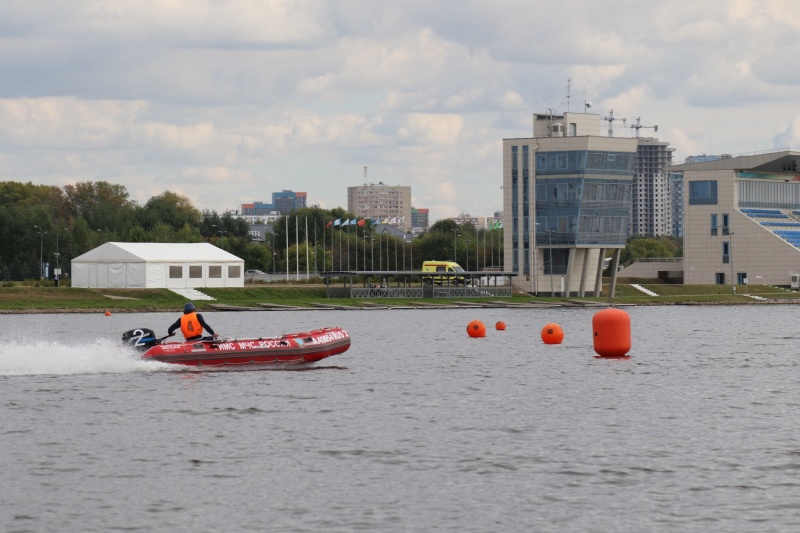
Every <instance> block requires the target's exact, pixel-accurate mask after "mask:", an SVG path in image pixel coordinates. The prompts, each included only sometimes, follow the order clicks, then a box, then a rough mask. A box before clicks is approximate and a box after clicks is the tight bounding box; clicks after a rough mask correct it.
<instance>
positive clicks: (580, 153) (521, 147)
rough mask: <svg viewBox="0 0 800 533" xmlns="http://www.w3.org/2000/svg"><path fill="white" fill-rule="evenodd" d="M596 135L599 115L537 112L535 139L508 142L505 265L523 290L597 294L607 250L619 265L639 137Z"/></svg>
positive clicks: (505, 149)
mask: <svg viewBox="0 0 800 533" xmlns="http://www.w3.org/2000/svg"><path fill="white" fill-rule="evenodd" d="M599 133H600V116H599V115H596V114H588V113H564V114H563V115H556V114H552V113H550V114H544V115H539V114H537V115H534V118H533V137H530V138H518V139H504V140H503V210H504V222H503V224H504V227H505V234H504V238H505V242H504V250H505V257H504V260H505V265H504V267H503V268H504V269H505V270H509V271H513V272H517V273H518V276H517V277H516V278H514V280H515V281H514V284H515V285H516V286H517V287H518V288H520V289H522V290H525V291H527V292H530V293H535V294H542V293H544V294H552V293H558V294H565V295H578V296H583V295H585V294H586V293H587V292H590V293H594V294H595V295H597V296H599V295H600V291H601V289H602V271H603V266H604V261H603V260H604V258H605V255H606V251H608V250H614V251H615V254H614V264H615V265H616V264H617V263H618V261H619V255H620V252H621V250H622V249H623V248H624V247H625V240H626V238H627V235H628V224H629V221H630V211H631V189H632V183H633V175H634V164H635V161H636V150H637V139H635V138H618V137H603V136H600V135H599ZM612 271H613V272H612V290H613V284H614V282H615V280H616V278H615V276H616V268H613V269H612Z"/></svg>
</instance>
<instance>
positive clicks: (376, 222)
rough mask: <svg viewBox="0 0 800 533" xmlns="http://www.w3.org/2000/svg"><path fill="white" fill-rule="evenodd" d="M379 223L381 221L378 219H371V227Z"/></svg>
mask: <svg viewBox="0 0 800 533" xmlns="http://www.w3.org/2000/svg"><path fill="white" fill-rule="evenodd" d="M380 223H381V221H380V219H375V220H373V221H372V227H373V228H374V227H375V226H377V225H378V224H380Z"/></svg>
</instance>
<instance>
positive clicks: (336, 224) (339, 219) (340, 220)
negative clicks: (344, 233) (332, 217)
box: [333, 218, 342, 226]
mask: <svg viewBox="0 0 800 533" xmlns="http://www.w3.org/2000/svg"><path fill="white" fill-rule="evenodd" d="M333 225H334V226H341V225H342V219H341V218H337V219H336V222H334V223H333Z"/></svg>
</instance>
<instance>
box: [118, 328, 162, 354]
mask: <svg viewBox="0 0 800 533" xmlns="http://www.w3.org/2000/svg"><path fill="white" fill-rule="evenodd" d="M122 342H124V343H125V344H129V345H131V346H133V347H134V348H136V349H138V350H141V351H146V350H148V349H149V348H152V347H153V346H155V345H156V344H158V343H159V342H161V341H160V339H158V338H157V337H156V334H155V332H154V331H153V330H152V329H147V328H136V329H132V330H130V331H126V332H125V333H123V334H122Z"/></svg>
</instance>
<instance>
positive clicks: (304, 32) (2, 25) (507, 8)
mask: <svg viewBox="0 0 800 533" xmlns="http://www.w3.org/2000/svg"><path fill="white" fill-rule="evenodd" d="M799 36H800V10H797V9H796V5H795V3H794V2H791V1H790V0H694V1H692V2H687V1H685V0H661V1H660V2H657V3H656V2H643V1H641V0H606V1H603V2H597V1H578V0H561V1H558V2H556V1H551V0H548V1H543V0H521V1H517V0H492V1H488V0H483V1H449V0H442V1H438V2H431V1H430V0H420V1H418V0H401V1H399V2H398V1H395V2H386V1H383V0H340V1H322V0H293V1H283V0H4V1H3V2H1V3H0V73H1V74H0V80H1V81H0V179H1V180H14V181H22V182H29V181H30V182H33V183H34V184H44V185H56V186H59V187H63V186H64V185H67V184H70V183H76V182H81V181H99V180H104V181H108V182H111V183H119V184H123V185H125V186H126V187H127V189H128V191H129V193H130V195H131V199H132V200H135V201H137V202H139V203H141V204H143V203H145V202H146V201H147V200H148V199H149V198H151V197H152V196H156V195H159V194H162V193H163V192H165V191H167V190H169V191H172V192H175V193H178V194H182V195H185V196H187V197H188V198H189V199H190V200H191V201H192V203H193V204H194V205H195V207H197V208H198V209H201V210H203V209H208V210H213V211H217V212H218V213H223V212H224V211H227V210H236V209H240V207H241V204H243V203H251V202H254V201H262V202H270V201H271V193H272V192H274V191H280V190H284V189H290V190H294V191H303V192H307V193H308V202H309V205H314V204H316V205H319V206H321V207H323V208H326V209H332V208H334V207H344V208H346V207H347V187H350V186H357V185H362V184H364V183H379V182H383V183H386V184H389V185H407V186H411V194H412V203H413V204H414V206H415V207H418V208H428V209H430V218H431V222H433V221H435V220H439V219H443V218H448V217H454V216H458V215H459V214H462V213H467V214H471V215H472V216H491V215H492V214H493V213H494V212H495V211H499V210H501V209H502V207H503V206H502V190H501V188H500V186H501V184H502V139H503V138H511V137H529V136H530V135H531V128H532V126H531V123H532V115H533V114H534V113H544V112H546V111H547V110H548V109H554V110H556V111H558V112H563V111H567V110H569V111H577V112H582V111H583V110H584V103H585V102H587V101H588V102H591V104H592V107H591V109H590V110H589V111H590V112H595V113H598V114H600V115H601V116H603V117H608V116H610V114H609V113H610V111H611V110H613V112H614V114H613V116H614V118H615V121H614V122H613V127H614V135H615V136H618V137H623V136H624V137H630V136H634V135H635V130H634V129H633V128H631V127H630V125H631V124H633V123H634V121H635V120H636V119H637V118H640V124H641V125H642V126H645V127H644V128H642V129H641V130H640V132H639V133H640V135H642V136H656V137H658V138H659V139H660V140H662V141H669V142H670V144H671V146H672V147H674V148H675V153H674V160H675V161H682V160H683V159H685V158H686V157H687V156H690V155H699V154H721V153H726V154H742V153H750V152H757V151H762V150H771V149H775V148H790V149H795V150H797V149H800V142H798V139H800V68H798V67H797V58H798V57H800V54H799V53H798V52H800V37H799ZM622 119H626V120H627V122H625V124H622ZM602 124H603V125H604V129H603V130H602V131H601V132H598V134H603V135H607V128H606V126H607V125H608V122H602ZM656 125H657V126H658V132H657V133H656V132H655V128H653V127H652V126H656ZM365 167H366V177H365Z"/></svg>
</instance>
